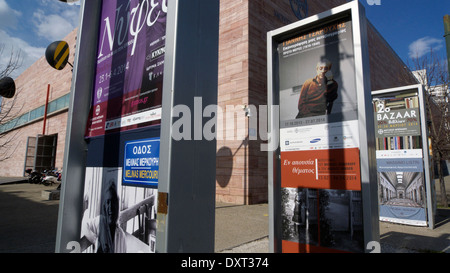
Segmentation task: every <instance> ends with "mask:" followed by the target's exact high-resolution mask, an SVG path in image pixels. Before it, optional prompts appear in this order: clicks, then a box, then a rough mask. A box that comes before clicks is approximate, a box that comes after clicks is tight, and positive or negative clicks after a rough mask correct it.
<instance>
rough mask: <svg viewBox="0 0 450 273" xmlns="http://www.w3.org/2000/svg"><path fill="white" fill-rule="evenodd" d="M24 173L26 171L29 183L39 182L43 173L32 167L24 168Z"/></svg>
mask: <svg viewBox="0 0 450 273" xmlns="http://www.w3.org/2000/svg"><path fill="white" fill-rule="evenodd" d="M25 172H26V173H28V183H30V184H40V183H41V179H42V177H43V175H42V174H41V173H40V172H37V171H33V170H32V169H26V170H25Z"/></svg>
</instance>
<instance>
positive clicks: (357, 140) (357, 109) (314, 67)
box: [267, 1, 380, 253]
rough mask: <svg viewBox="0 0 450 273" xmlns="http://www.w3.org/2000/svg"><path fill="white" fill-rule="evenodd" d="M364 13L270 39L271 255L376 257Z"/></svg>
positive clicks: (356, 8) (358, 10)
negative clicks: (368, 254)
mask: <svg viewBox="0 0 450 273" xmlns="http://www.w3.org/2000/svg"><path fill="white" fill-rule="evenodd" d="M366 24H367V21H366V18H365V15H364V9H363V7H362V6H361V4H360V3H359V2H358V1H353V2H350V3H347V4H344V5H342V6H339V7H336V8H333V9H331V10H329V11H326V12H323V13H320V14H318V15H315V16H311V17H308V18H306V19H303V20H301V21H298V22H296V23H293V24H291V25H288V26H285V27H282V28H280V29H277V30H274V31H271V32H269V33H268V36H267V37H268V39H267V43H268V45H267V50H268V55H267V56H268V105H269V106H272V107H271V108H270V109H271V110H270V111H269V115H268V119H269V128H270V130H269V131H271V135H270V136H271V140H272V141H274V143H275V144H276V143H277V140H279V146H278V147H277V145H274V146H273V148H274V149H272V150H271V151H269V155H268V159H269V174H268V177H269V208H270V213H269V216H270V219H269V223H270V229H269V241H270V250H271V251H273V252H283V253H286V252H290V253H292V252H294V253H298V252H308V253H309V252H369V251H373V252H379V251H380V248H379V225H378V207H377V184H376V169H375V167H376V163H375V143H374V138H373V136H374V128H373V125H372V124H373V118H374V113H373V110H372V101H371V93H370V91H371V88H370V78H369V75H370V73H369V63H368V62H369V59H368V45H367V34H366Z"/></svg>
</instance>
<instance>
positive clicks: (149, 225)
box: [80, 167, 157, 253]
mask: <svg viewBox="0 0 450 273" xmlns="http://www.w3.org/2000/svg"><path fill="white" fill-rule="evenodd" d="M156 198H157V190H156V189H151V188H139V187H130V186H123V185H122V169H121V168H102V167H88V168H86V176H85V189H84V198H83V218H82V223H81V234H80V246H81V251H82V252H83V253H154V252H155V242H156V241H155V238H156V237H155V235H156V204H157V200H156Z"/></svg>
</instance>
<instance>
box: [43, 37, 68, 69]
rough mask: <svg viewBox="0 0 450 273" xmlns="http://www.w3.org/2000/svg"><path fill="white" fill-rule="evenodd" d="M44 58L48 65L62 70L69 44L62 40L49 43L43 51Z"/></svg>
mask: <svg viewBox="0 0 450 273" xmlns="http://www.w3.org/2000/svg"><path fill="white" fill-rule="evenodd" d="M45 58H46V59H47V62H48V63H49V64H50V66H52V67H53V68H55V69H57V70H62V69H63V68H64V67H65V66H66V64H67V62H68V61H69V44H67V42H64V41H56V42H53V43H51V44H50V45H49V46H48V47H47V50H46V51H45Z"/></svg>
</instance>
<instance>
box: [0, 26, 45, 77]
mask: <svg viewBox="0 0 450 273" xmlns="http://www.w3.org/2000/svg"><path fill="white" fill-rule="evenodd" d="M0 37H2V39H1V44H2V46H4V48H3V52H2V54H1V55H0V64H2V65H4V64H6V63H8V61H9V58H10V56H11V52H14V54H18V53H19V52H20V57H21V59H22V65H21V66H20V67H19V68H18V69H17V70H15V71H13V73H12V74H11V75H10V77H12V78H16V77H17V76H19V75H20V74H22V72H23V71H25V70H26V69H27V68H28V67H30V66H31V65H32V64H33V63H34V62H35V61H36V60H38V59H39V58H40V57H42V56H43V55H44V54H45V48H39V47H34V46H31V45H30V44H28V43H27V42H25V41H24V40H21V39H19V38H15V37H12V36H10V35H8V33H6V32H5V31H3V30H0ZM2 69H3V67H1V65H0V70H2Z"/></svg>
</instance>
